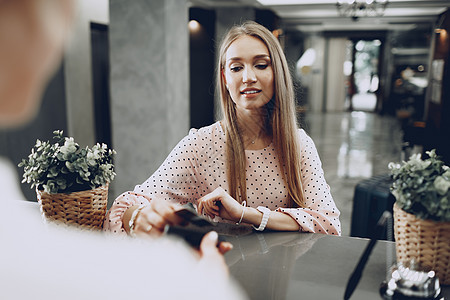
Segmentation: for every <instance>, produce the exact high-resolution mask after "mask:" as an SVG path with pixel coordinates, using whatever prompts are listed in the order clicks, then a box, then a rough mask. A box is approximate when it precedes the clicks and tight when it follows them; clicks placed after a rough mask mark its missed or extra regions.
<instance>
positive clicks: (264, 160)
mask: <svg viewBox="0 0 450 300" xmlns="http://www.w3.org/2000/svg"><path fill="white" fill-rule="evenodd" d="M298 132H299V136H300V141H301V162H302V184H303V190H304V191H303V193H304V197H305V203H306V204H307V207H306V208H292V207H288V203H289V197H288V192H287V189H286V184H285V183H284V180H283V176H282V173H281V172H282V171H281V167H282V165H281V164H280V163H281V162H279V161H278V158H277V155H276V152H275V148H274V147H273V145H269V146H268V147H266V148H264V149H261V150H246V151H245V154H246V156H247V165H246V184H247V203H248V205H249V206H252V207H257V206H260V205H262V206H266V207H268V208H269V209H271V210H276V211H279V212H283V213H285V214H288V215H289V216H291V217H292V218H293V219H295V220H296V221H297V223H298V224H299V225H300V227H301V231H306V232H319V233H326V234H335V235H340V233H341V229H340V222H339V214H340V212H339V210H338V209H337V207H336V205H335V203H334V201H333V198H332V196H331V194H330V188H329V186H328V185H327V183H326V181H325V178H324V175H323V170H322V163H321V161H320V159H319V155H318V153H317V150H316V147H315V145H314V142H313V141H312V139H311V138H310V137H309V136H308V135H307V134H306V133H305V131H304V130H301V129H299V131H298ZM225 148H226V140H225V133H224V131H223V130H222V128H221V126H220V123H219V122H217V123H215V124H213V125H211V126H207V127H203V128H201V129H199V130H196V129H191V130H190V132H189V134H188V135H187V136H186V137H185V138H183V139H182V140H181V141H180V142H179V143H178V145H177V146H176V147H175V148H174V149H173V150H172V152H171V153H170V154H169V156H168V157H167V158H166V160H165V161H164V163H163V164H162V165H161V166H160V167H159V168H158V170H157V171H156V172H155V173H154V174H153V175H152V176H151V177H150V178H148V179H147V180H146V181H145V182H144V183H143V184H141V185H137V186H136V187H135V189H134V191H133V192H125V193H123V194H122V195H120V196H119V197H118V198H117V199H116V200H115V202H114V204H113V206H112V207H111V209H110V210H109V212H108V215H107V219H106V221H105V226H104V229H105V230H109V231H112V232H116V233H121V232H124V230H123V227H122V221H121V220H122V216H123V214H124V212H125V211H126V209H127V208H128V207H131V206H133V205H139V204H143V203H148V200H147V199H151V198H154V197H159V198H163V199H165V200H167V201H172V202H175V203H180V204H186V203H188V202H191V203H193V204H196V201H197V199H199V198H201V197H202V196H204V195H206V194H208V193H210V192H212V191H214V190H215V189H216V188H217V187H222V188H223V189H224V190H225V191H227V192H228V184H227V176H226V173H225V170H226V165H225Z"/></svg>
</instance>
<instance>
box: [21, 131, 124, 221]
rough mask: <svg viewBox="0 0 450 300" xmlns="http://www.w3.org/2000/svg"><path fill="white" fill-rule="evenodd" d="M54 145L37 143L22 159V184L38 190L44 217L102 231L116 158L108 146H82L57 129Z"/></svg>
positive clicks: (38, 141)
mask: <svg viewBox="0 0 450 300" xmlns="http://www.w3.org/2000/svg"><path fill="white" fill-rule="evenodd" d="M53 134H54V137H53V138H54V140H55V142H54V143H50V142H49V141H44V142H43V141H40V140H37V141H36V144H35V146H34V147H33V148H32V149H31V154H30V155H29V156H28V157H27V158H26V159H22V161H21V162H20V163H19V167H23V168H24V173H23V180H22V182H27V183H30V184H31V188H36V193H37V198H38V201H39V204H40V208H41V212H42V215H43V216H44V217H45V219H47V220H53V221H60V222H63V223H65V224H72V225H76V226H79V227H82V228H87V229H94V228H97V229H99V228H101V227H102V224H103V221H104V218H105V214H106V207H107V201H108V186H109V182H111V181H112V180H113V179H114V177H115V175H116V174H115V172H114V165H113V161H112V158H113V155H114V154H115V153H116V152H115V151H114V150H112V149H108V148H107V146H106V145H105V144H102V145H100V144H98V143H97V144H96V145H94V146H93V147H92V148H89V147H85V148H82V147H80V145H79V144H77V143H76V142H75V141H74V139H73V138H72V137H64V136H63V131H61V130H56V131H54V132H53Z"/></svg>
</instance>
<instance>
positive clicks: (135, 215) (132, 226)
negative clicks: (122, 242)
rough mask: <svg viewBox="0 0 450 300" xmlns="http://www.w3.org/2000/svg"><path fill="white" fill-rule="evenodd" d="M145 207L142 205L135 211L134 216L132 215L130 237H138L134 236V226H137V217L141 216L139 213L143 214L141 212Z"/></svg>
mask: <svg viewBox="0 0 450 300" xmlns="http://www.w3.org/2000/svg"><path fill="white" fill-rule="evenodd" d="M144 207H145V205H143V204H141V205H139V207H138V208H136V209H135V210H134V211H133V214H132V215H131V218H130V222H129V223H128V225H129V227H130V236H132V237H135V236H136V235H135V234H134V225H135V221H136V218H137V216H138V215H139V213H140V212H141V210H142V209H143V208H144Z"/></svg>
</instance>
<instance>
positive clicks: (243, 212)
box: [236, 201, 247, 225]
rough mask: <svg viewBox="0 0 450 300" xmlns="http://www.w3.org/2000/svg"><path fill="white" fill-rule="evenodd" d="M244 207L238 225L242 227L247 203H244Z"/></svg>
mask: <svg viewBox="0 0 450 300" xmlns="http://www.w3.org/2000/svg"><path fill="white" fill-rule="evenodd" d="M242 206H243V207H244V208H242V215H241V218H240V219H239V222H237V223H236V225H240V224H241V222H242V219H243V218H244V214H245V208H246V207H247V201H244V202H242Z"/></svg>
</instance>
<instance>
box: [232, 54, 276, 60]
mask: <svg viewBox="0 0 450 300" xmlns="http://www.w3.org/2000/svg"><path fill="white" fill-rule="evenodd" d="M261 58H264V59H270V56H269V55H268V54H258V55H255V56H254V57H253V59H261ZM242 59H243V58H242V57H231V58H229V59H228V60H227V61H239V60H242Z"/></svg>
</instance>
